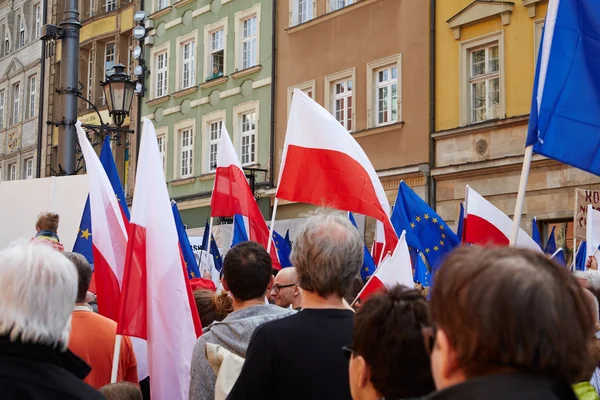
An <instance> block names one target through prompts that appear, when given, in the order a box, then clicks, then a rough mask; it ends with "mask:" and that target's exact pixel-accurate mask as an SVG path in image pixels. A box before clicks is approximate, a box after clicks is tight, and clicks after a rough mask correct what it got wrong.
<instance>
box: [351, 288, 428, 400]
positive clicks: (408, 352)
mask: <svg viewBox="0 0 600 400" xmlns="http://www.w3.org/2000/svg"><path fill="white" fill-rule="evenodd" d="M430 325H431V317H430V313H429V304H428V303H427V300H426V299H425V298H424V297H423V296H422V295H421V294H420V293H419V291H417V290H415V289H408V288H406V287H404V286H396V287H394V288H393V289H391V290H390V291H389V292H388V293H383V294H378V295H375V296H372V297H370V298H369V300H367V302H366V303H364V304H363V305H362V307H361V308H360V310H358V312H357V313H356V317H355V319H354V333H353V338H352V349H353V351H354V353H355V354H356V355H357V356H361V357H363V358H364V360H365V361H366V363H367V364H368V366H369V368H370V379H371V383H372V385H373V387H374V388H375V390H376V391H377V392H378V393H379V395H380V396H381V397H384V398H413V397H414V398H416V397H421V396H425V395H427V394H429V393H431V392H433V391H435V385H434V383H433V378H432V376H431V365H430V361H429V355H428V354H427V350H426V348H425V342H424V340H423V334H422V327H424V326H430Z"/></svg>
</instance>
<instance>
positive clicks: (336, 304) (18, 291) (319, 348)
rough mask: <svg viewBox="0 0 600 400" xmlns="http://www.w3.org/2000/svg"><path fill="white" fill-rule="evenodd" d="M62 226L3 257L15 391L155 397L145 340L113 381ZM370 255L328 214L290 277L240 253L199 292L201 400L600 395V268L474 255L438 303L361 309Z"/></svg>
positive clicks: (196, 370) (442, 284) (0, 275)
mask: <svg viewBox="0 0 600 400" xmlns="http://www.w3.org/2000/svg"><path fill="white" fill-rule="evenodd" d="M48 221H50V222H52V223H51V224H50V223H48ZM54 221H55V222H56V223H54ZM57 226H58V216H56V215H44V216H42V217H41V218H40V221H39V222H38V235H37V236H36V238H35V239H34V240H32V241H31V243H23V242H18V243H15V244H12V245H11V246H9V247H8V248H7V249H5V250H3V251H1V252H0V385H1V387H2V398H10V399H101V398H106V399H119V400H120V399H123V400H127V399H132V400H138V399H147V398H149V395H148V391H147V384H148V382H147V380H146V382H144V381H142V382H141V384H140V382H139V379H140V377H139V376H138V372H137V367H138V366H137V362H136V358H135V352H134V345H133V344H132V340H134V339H130V338H127V337H124V338H123V342H122V346H121V350H120V352H121V353H120V361H119V369H118V376H117V383H112V384H111V383H110V382H111V370H112V359H113V352H114V343H115V337H116V323H115V322H114V321H112V320H110V319H108V318H105V317H103V316H101V315H99V314H97V313H96V312H94V308H93V307H92V305H90V304H89V303H90V302H91V301H92V300H93V297H91V296H90V293H89V287H90V280H91V277H92V268H91V266H90V264H89V263H88V262H87V260H86V259H85V258H84V257H83V256H81V255H79V254H75V253H66V252H62V246H57V243H60V242H59V240H58V235H57ZM363 249H364V244H363V241H362V239H361V237H360V235H359V233H358V231H357V229H356V228H354V226H352V224H351V223H350V222H349V221H348V219H347V218H346V216H345V215H343V214H341V213H338V212H333V211H326V210H321V211H319V212H317V213H316V214H315V215H314V216H312V217H310V218H308V219H307V221H306V223H305V224H304V225H303V226H302V228H301V229H300V230H299V232H297V235H296V238H295V241H294V243H293V248H292V254H291V261H292V263H293V265H294V267H289V268H285V269H283V270H281V271H279V272H278V273H277V274H273V269H272V264H271V258H270V256H269V254H268V253H267V252H266V250H265V249H264V248H263V247H262V246H260V245H259V244H257V243H253V242H244V243H240V244H238V245H236V246H234V247H233V248H231V249H230V250H229V251H228V253H227V254H226V256H225V258H224V264H223V269H222V280H221V285H222V291H217V290H216V288H215V287H214V285H212V286H211V285H205V284H202V282H200V283H199V284H196V285H193V286H195V287H196V288H197V289H196V290H195V291H194V298H195V300H196V305H197V308H198V312H199V315H200V317H201V322H202V326H203V328H204V329H203V334H202V336H200V337H199V338H198V341H197V342H196V345H195V347H194V351H193V354H190V359H191V371H190V388H189V398H190V400H192V399H194V400H195V399H219V400H220V399H233V400H238V399H280V398H282V399H353V400H376V399H386V400H390V399H418V398H423V399H431V400H446V399H492V400H494V399H515V400H521V399H523V400H525V399H528V400H529V399H550V400H552V399H556V400H559V399H560V400H575V399H580V400H599V399H600V398H599V397H598V390H600V369H599V368H598V366H599V365H600V322H599V320H600V315H599V308H600V307H599V297H600V272H598V271H597V270H594V269H589V270H587V271H585V272H577V273H575V274H571V273H570V272H569V270H568V269H567V268H565V267H563V266H560V265H558V264H556V263H555V262H553V261H552V260H550V259H549V258H548V257H547V256H545V255H542V254H537V253H533V252H531V251H528V250H522V249H515V248H507V247H504V248H502V247H495V248H486V247H476V246H464V247H459V248H457V249H456V250H455V251H454V252H452V253H451V254H450V255H449V256H448V257H447V259H446V260H445V261H444V263H443V265H442V266H441V267H440V268H439V270H438V271H437V272H436V274H435V284H434V285H433V287H432V288H431V293H430V299H429V300H428V299H427V298H426V297H425V296H424V295H423V291H422V290H420V289H421V288H420V287H416V288H415V287H412V288H408V287H403V286H396V287H390V288H387V289H386V290H384V291H382V292H380V293H377V294H375V295H373V296H371V297H370V298H369V299H367V301H365V302H363V303H362V304H361V305H360V307H359V308H358V310H354V309H353V308H352V307H350V305H349V303H351V302H352V299H353V298H354V296H355V295H356V293H357V292H358V291H359V290H360V284H357V282H360V279H357V276H358V274H359V269H360V268H361V266H362V263H363V251H364V250H363ZM150 384H151V380H150ZM156 400H162V399H156ZM167 400H168V399H167Z"/></svg>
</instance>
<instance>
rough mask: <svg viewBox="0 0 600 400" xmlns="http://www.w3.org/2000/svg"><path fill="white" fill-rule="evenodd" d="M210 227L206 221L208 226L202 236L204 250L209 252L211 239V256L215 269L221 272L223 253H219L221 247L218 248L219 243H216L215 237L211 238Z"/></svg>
mask: <svg viewBox="0 0 600 400" xmlns="http://www.w3.org/2000/svg"><path fill="white" fill-rule="evenodd" d="M209 230H210V225H209V224H208V221H206V226H205V227H204V235H203V236H202V250H204V251H208V238H209V237H210V238H211V241H210V255H211V256H212V258H213V261H214V263H215V268H216V269H217V271H219V272H220V271H221V269H222V268H223V259H222V258H221V253H220V252H219V246H217V242H216V241H215V237H214V235H212V234H211V235H210V236H209Z"/></svg>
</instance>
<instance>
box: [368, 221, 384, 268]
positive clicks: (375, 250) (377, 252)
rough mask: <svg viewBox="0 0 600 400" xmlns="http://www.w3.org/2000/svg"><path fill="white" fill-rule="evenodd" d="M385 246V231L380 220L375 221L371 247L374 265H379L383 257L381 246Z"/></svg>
mask: <svg viewBox="0 0 600 400" xmlns="http://www.w3.org/2000/svg"><path fill="white" fill-rule="evenodd" d="M384 246H385V231H384V229H383V224H382V223H381V221H377V222H376V223H375V239H374V240H373V247H372V248H371V256H372V257H373V261H375V265H379V263H380V262H381V260H382V259H383V247H384Z"/></svg>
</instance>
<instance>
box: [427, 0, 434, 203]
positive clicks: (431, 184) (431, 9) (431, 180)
mask: <svg viewBox="0 0 600 400" xmlns="http://www.w3.org/2000/svg"><path fill="white" fill-rule="evenodd" d="M434 132H435V0H429V176H428V178H429V179H428V181H429V182H428V186H429V190H428V192H429V199H428V200H429V206H430V207H431V208H433V209H434V210H435V203H436V202H435V189H436V187H435V178H434V177H433V176H432V175H431V172H432V171H433V169H434V167H435V141H434V140H433V134H434Z"/></svg>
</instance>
